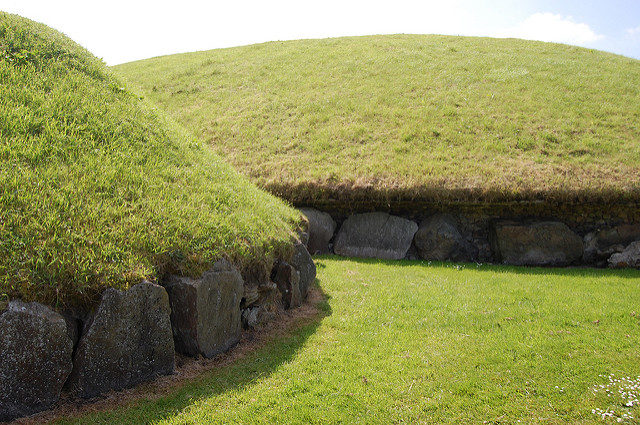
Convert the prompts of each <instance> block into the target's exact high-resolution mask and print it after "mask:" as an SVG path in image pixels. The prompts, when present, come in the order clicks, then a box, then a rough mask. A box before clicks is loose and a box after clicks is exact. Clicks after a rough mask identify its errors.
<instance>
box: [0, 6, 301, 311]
mask: <svg viewBox="0 0 640 425" xmlns="http://www.w3.org/2000/svg"><path fill="white" fill-rule="evenodd" d="M0 81H2V84H1V85H0V141H1V143H0V295H1V296H2V297H3V298H7V297H11V298H13V297H20V298H22V299H24V300H27V301H29V300H38V301H40V302H45V303H49V304H55V305H58V306H69V305H74V306H76V305H82V304H86V303H89V302H92V301H93V300H94V299H95V297H96V296H97V294H99V293H100V292H101V291H102V290H103V289H104V288H105V287H116V288H126V287H128V286H129V285H131V284H135V283H138V282H140V280H141V279H144V278H155V277H159V276H161V275H162V274H164V273H168V272H176V273H188V274H198V273H200V272H202V271H203V270H204V269H206V268H207V267H209V266H210V264H211V263H212V262H213V261H215V260H216V259H218V258H220V257H223V256H226V257H230V258H231V259H232V260H234V261H235V262H237V263H238V264H239V265H241V266H247V267H248V266H250V265H252V263H253V262H254V261H258V262H259V261H264V260H265V259H266V258H268V257H270V256H273V255H281V254H284V253H286V252H285V251H286V250H287V249H288V248H287V246H288V245H289V244H290V241H291V238H292V235H293V232H294V230H295V227H296V225H297V223H298V220H299V215H298V214H297V213H296V212H295V211H294V210H293V209H291V208H290V207H288V206H287V205H285V204H284V203H283V202H281V201H279V200H278V199H276V198H274V197H273V196H271V195H269V194H267V193H265V192H262V191H260V190H259V189H257V188H256V187H254V186H253V185H252V184H251V183H249V182H248V181H247V180H246V179H245V178H243V177H241V176H240V175H239V174H237V173H236V172H235V171H234V170H232V169H231V168H230V167H229V166H228V165H226V164H224V163H223V162H222V161H221V159H220V158H219V157H218V156H216V155H215V154H213V153H212V152H211V151H210V150H209V148H207V147H205V146H202V145H201V144H199V143H198V142H197V141H196V140H195V139H193V138H192V137H191V136H189V135H188V134H186V133H185V132H184V131H182V130H181V129H180V128H178V127H176V126H175V125H173V124H172V123H171V122H168V121H167V120H166V119H164V118H163V117H162V116H160V115H159V114H157V113H156V112H155V111H154V110H153V109H152V108H150V107H148V106H147V105H145V104H144V103H143V102H142V101H141V100H140V99H139V97H137V96H136V95H134V94H133V93H132V92H131V91H129V90H128V89H127V87H126V86H125V85H123V83H122V82H121V81H119V79H118V78H116V77H115V76H114V75H112V73H111V72H110V71H109V70H108V69H107V68H106V67H105V66H104V64H103V63H102V62H101V61H100V60H98V59H97V58H95V57H94V56H92V55H91V54H90V53H89V52H87V51H86V50H85V49H83V48H82V47H80V46H78V45H77V44H75V43H74V42H73V41H71V40H69V39H68V38H67V37H65V36H64V35H62V34H60V33H58V32H57V31H54V30H52V29H50V28H48V27H46V26H44V25H42V24H38V23H35V22H32V21H29V20H27V19H24V18H21V17H19V16H15V15H9V14H5V13H2V12H0Z"/></svg>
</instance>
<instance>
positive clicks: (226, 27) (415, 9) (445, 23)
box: [0, 0, 640, 65]
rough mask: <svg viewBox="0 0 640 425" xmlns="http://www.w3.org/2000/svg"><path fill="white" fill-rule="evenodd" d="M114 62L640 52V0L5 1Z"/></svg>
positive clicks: (0, 2) (0, 0)
mask: <svg viewBox="0 0 640 425" xmlns="http://www.w3.org/2000/svg"><path fill="white" fill-rule="evenodd" d="M0 10H3V11H5V12H11V13H17V14H19V15H22V16H25V17H28V18H31V19H34V20H36V21H39V22H43V23H45V24H47V25H49V26H51V27H53V28H55V29H57V30H60V31H62V32H63V33H65V34H67V35H68V36H69V37H71V38H72V39H74V40H75V41H77V42H78V43H80V44H81V45H83V46H84V47H86V48H87V49H89V50H90V51H91V52H92V53H93V54H95V55H96V56H98V57H101V58H103V59H104V61H105V62H106V63H107V64H108V65H115V64H119V63H123V62H129V61H133V60H137V59H143V58H148V57H153V56H160V55H165V54H171V53H180V52H189V51H195V50H208V49H214V48H220V47H232V46H240V45H245V44H253V43H260V42H265V41H274V40H294V39H301V38H325V37H339V36H347V35H369V34H397V33H405V34H451V35H476V36H490V37H517V38H525V39H531V40H542V41H554V42H560V43H566V44H573V45H578V46H584V47H590V48H594V49H599V50H606V51H609V52H613V53H618V54H622V55H625V56H629V57H633V58H636V59H640V0H601V1H593V0H564V1H563V0H556V1H553V0H538V1H535V0H530V1H527V0H522V1H508V0H493V1H483V0H475V1H472V0H439V1H429V0H422V1H419V0H384V1H383V0H322V1H311V0H270V1H269V0H262V1H253V0H226V1H192V0H181V1H162V0H156V1H145V0H140V1H139V0H128V1H123V0H110V1H91V0H81V1H80V0H55V1H54V0H0Z"/></svg>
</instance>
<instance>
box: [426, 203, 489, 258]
mask: <svg viewBox="0 0 640 425" xmlns="http://www.w3.org/2000/svg"><path fill="white" fill-rule="evenodd" d="M413 241H414V244H415V246H416V248H417V250H418V254H419V255H420V258H422V259H424V260H435V261H474V260H475V259H476V258H477V256H478V249H477V248H475V247H474V246H473V245H472V244H471V243H470V242H468V241H467V240H466V239H465V238H464V236H463V235H462V233H461V232H460V230H459V225H458V223H457V222H456V220H455V219H454V218H453V217H451V216H450V215H446V214H437V215H434V216H432V217H430V218H428V219H426V220H424V221H423V222H422V223H420V227H419V228H418V231H417V232H416V234H415V236H414V238H413Z"/></svg>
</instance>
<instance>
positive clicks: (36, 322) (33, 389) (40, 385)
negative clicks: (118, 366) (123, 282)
mask: <svg viewBox="0 0 640 425" xmlns="http://www.w3.org/2000/svg"><path fill="white" fill-rule="evenodd" d="M72 351H73V344H72V342H71V338H69V336H68V335H67V325H66V322H65V320H64V318H63V317H62V315H60V314H58V313H56V312H55V311H53V310H51V309H50V308H48V307H45V306H43V305H41V304H38V303H28V304H27V303H23V302H21V301H12V302H10V303H9V305H8V307H7V309H6V310H4V311H3V312H2V313H0V359H2V361H1V362H0V421H9V420H12V419H15V418H18V417H21V416H27V415H31V414H34V413H36V412H40V411H42V410H45V409H48V408H50V407H51V406H52V405H53V404H54V403H55V402H56V401H57V400H58V399H59V398H60V391H61V390H62V387H63V385H64V383H65V381H66V380H67V377H68V376H69V374H70V373H71V368H72V363H71V355H72Z"/></svg>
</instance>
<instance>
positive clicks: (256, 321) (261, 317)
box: [242, 306, 276, 329]
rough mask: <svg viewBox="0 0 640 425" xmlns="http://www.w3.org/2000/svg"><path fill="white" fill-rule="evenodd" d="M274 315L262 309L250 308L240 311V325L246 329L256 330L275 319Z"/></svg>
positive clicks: (260, 307)
mask: <svg viewBox="0 0 640 425" xmlns="http://www.w3.org/2000/svg"><path fill="white" fill-rule="evenodd" d="M275 316H276V314H275V313H273V312H271V311H268V310H266V309H265V308H264V307H262V306H259V307H251V308H246V309H244V310H242V325H243V326H244V327H245V328H248V329H256V328H258V327H260V326H261V325H264V324H266V323H268V322H270V321H271V320H273V319H274V318H275Z"/></svg>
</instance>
